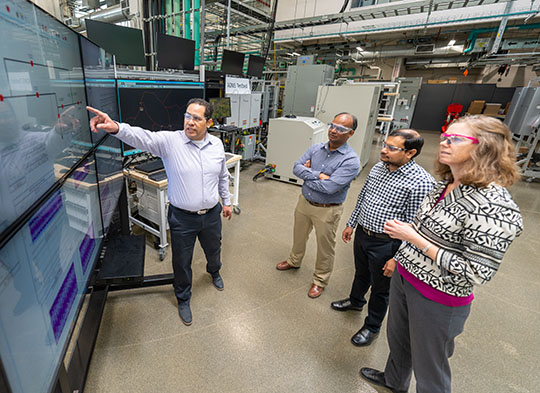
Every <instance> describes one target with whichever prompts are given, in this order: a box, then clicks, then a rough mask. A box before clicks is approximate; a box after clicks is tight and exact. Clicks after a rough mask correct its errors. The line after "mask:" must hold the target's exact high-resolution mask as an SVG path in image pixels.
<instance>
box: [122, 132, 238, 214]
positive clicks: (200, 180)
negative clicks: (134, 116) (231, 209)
mask: <svg viewBox="0 0 540 393" xmlns="http://www.w3.org/2000/svg"><path fill="white" fill-rule="evenodd" d="M114 136H115V137H117V138H118V139H120V140H121V141H123V142H125V143H127V144H129V145H131V146H134V147H136V148H138V149H141V150H146V151H148V152H150V153H152V154H155V155H156V156H159V157H161V159H162V160H163V166H164V167H165V171H166V172H167V178H168V180H169V188H168V196H169V202H170V203H171V204H172V205H173V206H175V207H177V208H180V209H184V210H189V211H197V210H202V209H210V208H212V207H214V206H215V205H216V204H217V203H218V202H219V197H221V200H222V202H223V204H224V205H230V204H231V199H230V193H229V171H228V170H227V166H226V159H225V151H224V149H223V143H221V141H220V140H219V138H216V137H215V136H213V135H210V134H208V133H207V134H206V136H205V137H204V143H203V144H202V145H201V146H198V145H197V144H195V143H193V141H192V140H191V139H189V138H188V137H187V136H186V135H185V133H184V131H158V132H152V131H148V130H144V129H142V128H140V127H132V126H130V125H129V124H126V123H120V128H119V130H118V133H117V134H115V135H114Z"/></svg>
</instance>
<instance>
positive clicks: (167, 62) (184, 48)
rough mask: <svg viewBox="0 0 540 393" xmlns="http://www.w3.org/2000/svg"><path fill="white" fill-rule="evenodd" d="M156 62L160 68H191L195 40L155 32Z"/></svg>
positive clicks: (193, 59) (192, 66)
mask: <svg viewBox="0 0 540 393" xmlns="http://www.w3.org/2000/svg"><path fill="white" fill-rule="evenodd" d="M157 62H158V67H160V68H173V69H177V70H193V69H194V68H195V41H193V40H188V39H185V38H180V37H175V36H172V35H167V34H161V33H157Z"/></svg>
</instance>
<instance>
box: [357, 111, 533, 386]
mask: <svg viewBox="0 0 540 393" xmlns="http://www.w3.org/2000/svg"><path fill="white" fill-rule="evenodd" d="M511 140H512V139H511V135H510V130H509V129H508V127H507V126H506V125H504V124H503V123H502V122H501V121H500V120H497V119H495V118H491V117H487V116H469V117H463V118H460V119H458V120H457V121H455V122H454V123H452V125H451V126H450V127H449V129H448V131H447V133H444V134H441V141H440V146H439V147H440V149H439V157H438V162H437V164H436V172H437V173H438V174H439V175H440V176H441V178H442V180H441V181H440V182H439V183H437V185H436V186H435V187H434V189H433V190H432V191H431V192H430V194H428V196H427V197H426V198H425V199H424V201H423V203H422V205H421V207H420V209H419V210H418V212H417V214H416V217H415V219H414V221H413V223H412V224H406V223H403V222H400V221H397V220H392V221H388V222H387V223H386V225H385V232H386V233H387V234H389V235H390V237H392V238H395V239H401V240H404V242H403V243H402V246H401V247H400V249H399V250H398V252H397V254H396V255H395V256H394V260H395V261H396V262H397V270H398V274H396V273H394V275H393V277H392V283H391V289H390V313H389V316H388V326H387V334H388V344H389V347H390V354H389V356H388V360H387V363H386V368H385V370H384V372H380V371H377V370H374V369H371V368H362V370H361V371H360V373H361V375H362V377H364V378H365V379H367V380H368V381H370V382H372V383H375V384H378V385H381V386H385V387H388V388H390V389H391V390H392V391H393V392H406V391H407V390H408V387H409V384H410V380H411V374H412V371H413V370H414V374H415V378H416V391H417V392H419V393H439V392H450V391H451V377H450V366H449V363H448V359H449V358H450V356H452V354H453V352H454V339H455V337H457V336H458V335H459V334H460V333H461V332H462V331H463V327H464V325H465V321H466V319H467V317H468V316H469V312H470V307H471V302H472V300H473V298H474V295H473V286H474V285H480V284H484V283H486V282H487V281H489V280H490V279H491V278H492V277H493V276H494V275H495V272H496V271H497V269H498V267H499V265H500V263H501V261H502V258H503V256H504V253H505V252H506V250H507V249H508V247H509V246H510V243H512V241H513V240H514V239H515V238H516V236H519V235H520V233H521V231H522V230H523V222H522V219H521V215H520V212H519V208H518V207H517V205H516V204H515V203H514V201H513V200H512V197H511V196H510V194H509V192H508V191H507V190H506V188H505V187H507V186H510V185H512V184H513V183H514V182H515V181H517V180H518V179H519V177H520V176H519V172H518V169H517V166H516V164H515V153H514V147H513V145H512V142H511Z"/></svg>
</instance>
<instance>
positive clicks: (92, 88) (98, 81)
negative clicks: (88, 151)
mask: <svg viewBox="0 0 540 393" xmlns="http://www.w3.org/2000/svg"><path fill="white" fill-rule="evenodd" d="M79 39H80V43H81V55H82V62H83V71H84V84H85V88H86V100H87V102H88V105H90V106H91V107H94V108H96V109H99V110H100V111H103V112H105V113H107V114H108V115H109V116H110V117H111V119H113V120H116V121H118V120H119V117H118V99H117V97H116V81H115V75H114V61H113V56H112V55H111V54H109V53H107V52H105V50H104V49H101V48H100V47H99V46H97V45H96V44H94V43H93V42H91V41H90V40H88V39H87V38H85V37H83V36H79ZM93 116H94V115H93V114H91V116H90V117H93ZM106 135H107V133H106V132H105V131H102V130H99V132H98V133H97V134H95V133H92V142H93V143H94V144H97V143H99V141H101V139H102V138H103V137H105V136H106Z"/></svg>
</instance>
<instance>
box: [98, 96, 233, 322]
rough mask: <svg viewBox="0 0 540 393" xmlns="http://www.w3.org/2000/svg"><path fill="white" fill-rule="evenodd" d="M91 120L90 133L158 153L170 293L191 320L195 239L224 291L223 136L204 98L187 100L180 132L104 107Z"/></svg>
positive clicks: (226, 205)
mask: <svg viewBox="0 0 540 393" xmlns="http://www.w3.org/2000/svg"><path fill="white" fill-rule="evenodd" d="M87 109H88V110H89V111H91V112H93V113H95V114H96V116H95V117H93V118H92V119H91V120H90V128H91V129H92V131H93V132H97V129H98V128H99V129H101V130H104V131H107V132H108V133H110V134H112V135H114V136H115V137H117V138H118V139H120V140H122V141H123V142H125V143H128V144H130V145H132V146H134V147H136V148H138V149H141V150H146V151H149V152H150V153H152V154H155V155H157V156H159V157H161V158H162V160H163V165H164V166H165V170H166V172H167V178H168V180H169V187H168V196H169V202H170V204H169V216H168V218H169V227H170V230H171V246H172V265H173V271H174V283H173V287H174V293H175V295H176V298H177V300H178V313H179V314H180V318H181V319H182V322H183V323H184V324H185V325H191V323H192V314H191V308H190V299H191V283H192V271H191V260H192V258H193V248H194V246H195V239H196V238H198V239H199V243H200V244H201V247H202V249H203V251H204V254H205V256H206V262H207V264H206V271H207V272H208V273H210V275H211V276H212V282H213V284H214V286H215V287H216V288H217V289H218V290H223V280H222V278H221V275H220V274H219V269H220V268H221V218H220V212H221V210H222V206H221V204H220V203H219V197H221V200H222V201H223V217H225V218H228V219H230V218H231V216H232V208H231V201H230V195H229V172H228V170H227V167H226V164H225V161H226V160H225V152H224V149H223V144H222V143H221V141H220V140H219V139H218V138H216V137H214V136H213V135H210V134H208V132H207V129H208V127H210V125H211V124H212V122H211V119H212V112H213V109H212V106H211V105H210V104H209V103H208V102H206V101H205V100H203V99H200V98H193V99H191V100H190V101H189V102H188V107H187V110H186V113H185V115H184V130H183V131H161V132H151V131H148V130H144V129H142V128H140V127H131V126H130V125H129V124H126V123H121V124H119V123H117V122H115V121H113V120H111V118H110V117H109V116H108V115H107V114H106V113H103V112H100V111H98V110H96V109H94V108H91V107H87Z"/></svg>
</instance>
